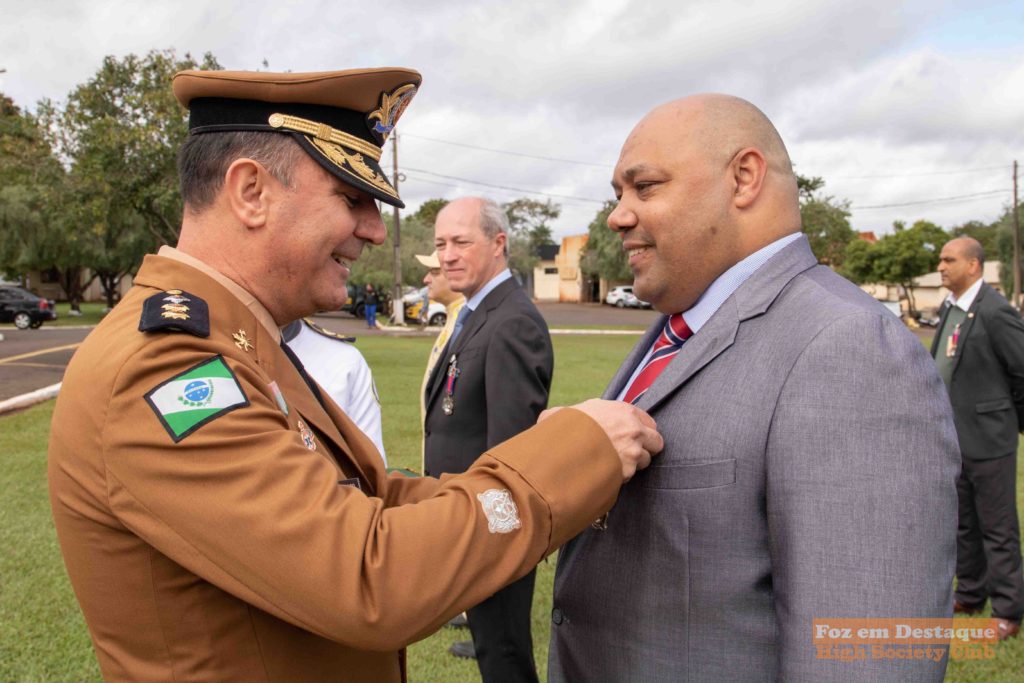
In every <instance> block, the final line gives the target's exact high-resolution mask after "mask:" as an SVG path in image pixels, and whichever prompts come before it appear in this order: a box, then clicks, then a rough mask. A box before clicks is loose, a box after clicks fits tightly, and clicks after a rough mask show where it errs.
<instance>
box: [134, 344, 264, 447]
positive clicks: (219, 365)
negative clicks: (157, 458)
mask: <svg viewBox="0 0 1024 683" xmlns="http://www.w3.org/2000/svg"><path fill="white" fill-rule="evenodd" d="M146 402H147V403H149V405H150V407H151V408H152V409H153V412H155V413H156V415H157V417H159V418H160V422H161V423H163V425H164V428H165V429H166V430H167V433H168V434H170V435H171V438H172V439H174V442H175V443H178V442H179V441H181V440H182V439H184V438H185V437H186V436H188V435H189V434H191V433H192V432H194V431H195V430H197V429H199V428H200V427H202V426H203V425H204V424H206V423H207V422H210V421H212V420H214V419H216V418H218V417H220V416H221V415H223V414H225V413H227V412H229V411H232V410H234V409H235V408H242V407H245V406H247V405H249V399H247V398H246V397H245V394H244V393H243V392H242V387H241V386H240V385H239V384H238V380H237V379H235V375H234V373H233V372H231V368H229V367H228V365H227V363H225V362H224V358H223V357H222V356H219V355H218V356H214V357H213V358H211V359H210V360H207V361H203V362H202V363H200V364H199V365H196V366H195V367H193V368H192V369H191V370H186V371H185V372H183V373H181V374H180V375H176V376H174V377H172V378H170V379H169V380H167V381H166V382H164V383H162V384H160V385H159V386H157V387H156V388H154V389H153V390H151V391H150V392H149V393H148V394H146Z"/></svg>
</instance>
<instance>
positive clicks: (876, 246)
mask: <svg viewBox="0 0 1024 683" xmlns="http://www.w3.org/2000/svg"><path fill="white" fill-rule="evenodd" d="M824 186H825V181H824V180H823V179H822V178H820V177H807V176H802V175H800V174H797V190H798V193H799V202H800V217H801V221H802V228H803V232H804V234H805V235H807V239H808V242H809V243H810V246H811V250H812V251H813V252H814V255H815V256H816V257H817V258H818V262H819V263H822V264H824V265H827V266H829V267H831V268H833V269H834V270H836V271H837V272H838V273H840V274H841V275H843V276H845V277H847V278H849V279H850V280H852V281H853V282H856V283H857V284H883V285H889V286H894V287H898V288H899V290H900V291H901V295H902V297H903V298H906V299H907V302H908V307H909V312H910V314H911V315H912V316H913V315H916V313H917V309H916V302H915V301H914V298H913V289H912V287H913V280H914V279H915V278H917V277H920V276H921V275H926V274H927V273H931V272H933V271H934V270H935V269H936V268H937V267H938V263H939V252H940V251H941V249H942V245H943V244H945V243H946V242H947V241H949V240H950V239H952V238H954V237H960V236H968V237H973V238H975V239H977V240H978V241H979V242H981V245H982V247H984V249H985V254H986V258H987V259H988V260H996V261H1000V262H1002V263H1003V264H1004V267H1003V268H1002V270H1001V273H1000V279H1001V281H1002V285H1003V289H1004V290H1005V291H1010V290H1011V289H1012V282H1013V269H1012V268H1011V267H1010V264H1011V263H1012V261H1013V210H1012V208H1010V207H1007V208H1005V209H1004V211H1003V213H1002V215H1001V216H1000V217H999V218H997V219H996V220H995V221H993V222H991V223H984V222H982V221H975V220H972V221H968V222H966V223H964V224H962V225H958V226H955V227H953V228H951V229H950V230H948V231H947V230H944V229H943V228H941V227H939V226H938V225H936V224H935V223H932V222H930V221H928V220H923V219H922V220H918V221H915V222H914V223H913V224H912V225H910V226H909V227H908V226H907V225H906V223H904V222H901V221H897V222H896V223H894V224H893V231H892V232H891V233H889V234H887V235H883V236H882V237H881V238H879V239H878V240H877V241H874V242H872V241H869V240H867V239H864V238H862V237H861V235H860V233H859V232H857V231H856V230H854V229H853V226H851V225H850V215H851V214H850V202H849V201H848V200H845V199H837V198H836V197H834V196H831V195H827V194H825V192H824ZM615 204H616V202H614V201H609V202H606V203H605V204H604V206H603V207H601V210H600V211H598V213H597V215H596V216H595V217H594V220H593V221H592V222H591V223H590V226H589V228H588V234H589V238H588V240H587V246H586V249H585V251H584V253H583V256H582V259H581V264H580V265H581V268H582V270H583V272H584V273H586V274H588V275H589V276H591V277H600V278H605V279H607V280H610V281H613V282H615V281H628V280H632V277H633V276H632V273H631V272H630V270H629V266H628V264H627V259H626V255H625V253H624V252H623V250H622V243H621V240H620V239H619V237H618V235H616V234H614V233H613V232H612V231H611V230H609V229H608V227H607V221H608V215H609V214H610V213H611V212H612V211H613V210H614V208H615Z"/></svg>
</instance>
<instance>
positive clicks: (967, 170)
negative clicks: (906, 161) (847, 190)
mask: <svg viewBox="0 0 1024 683" xmlns="http://www.w3.org/2000/svg"><path fill="white" fill-rule="evenodd" d="M1003 170H1006V166H1005V165H1004V166H985V167H983V168H964V169H959V170H955V171H922V172H921V173H893V174H887V173H881V174H878V175H834V176H829V177H828V180H872V179H874V178H920V177H923V176H933V175H960V174H964V173H981V172H983V171H1003Z"/></svg>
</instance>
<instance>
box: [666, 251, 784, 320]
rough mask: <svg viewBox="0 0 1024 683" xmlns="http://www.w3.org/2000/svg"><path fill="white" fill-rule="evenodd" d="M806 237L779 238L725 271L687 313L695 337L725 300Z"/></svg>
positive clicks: (685, 312) (684, 314) (685, 315)
mask: <svg viewBox="0 0 1024 683" xmlns="http://www.w3.org/2000/svg"><path fill="white" fill-rule="evenodd" d="M802 234H803V233H799V232H794V233H793V234H791V235H786V236H785V237H782V238H779V239H777V240H775V241H774V242H772V243H771V244H769V245H768V246H765V247H762V248H760V249H758V250H757V251H755V252H754V253H753V254H751V255H750V256H748V257H746V258H745V259H743V260H742V261H740V262H739V263H737V264H736V265H734V266H733V267H732V268H730V269H729V270H727V271H725V272H724V273H722V274H721V275H719V276H718V278H716V279H715V281H714V282H712V283H711V286H710V287H708V288H707V289H706V290H704V293H703V294H701V295H700V299H698V300H697V303H695V304H694V305H693V307H692V308H691V309H690V310H688V311H684V312H683V318H684V319H685V320H686V324H687V325H688V326H689V327H690V329H691V330H693V332H694V334H696V333H697V332H698V331H700V328H702V327H704V325H705V324H706V323H707V321H709V320H711V316H713V315H714V314H715V313H716V312H717V311H718V309H719V308H721V307H722V304H723V303H725V300H726V299H728V298H729V297H730V296H732V293H733V292H735V291H736V290H737V289H739V287H740V285H742V284H743V283H744V282H746V281H747V280H748V279H749V278H750V276H751V275H753V274H754V273H756V272H757V270H758V269H759V268H760V267H761V266H763V265H764V264H765V263H767V262H768V260H769V259H770V258H771V257H772V256H775V254H777V253H779V252H780V251H782V250H783V249H784V248H785V247H787V246H788V245H790V244H792V243H793V242H795V241H797V240H798V239H800V237H801V236H802Z"/></svg>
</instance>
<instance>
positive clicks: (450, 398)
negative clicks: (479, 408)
mask: <svg viewBox="0 0 1024 683" xmlns="http://www.w3.org/2000/svg"><path fill="white" fill-rule="evenodd" d="M458 363H459V361H458V359H457V358H456V357H455V354H454V353H453V354H452V358H451V360H449V361H448V372H447V373H446V375H447V378H446V379H445V382H444V399H443V400H442V401H441V409H442V410H444V414H445V415H451V414H452V413H454V412H455V380H456V379H458V377H459V374H460V373H461V370H459V365H458Z"/></svg>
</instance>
